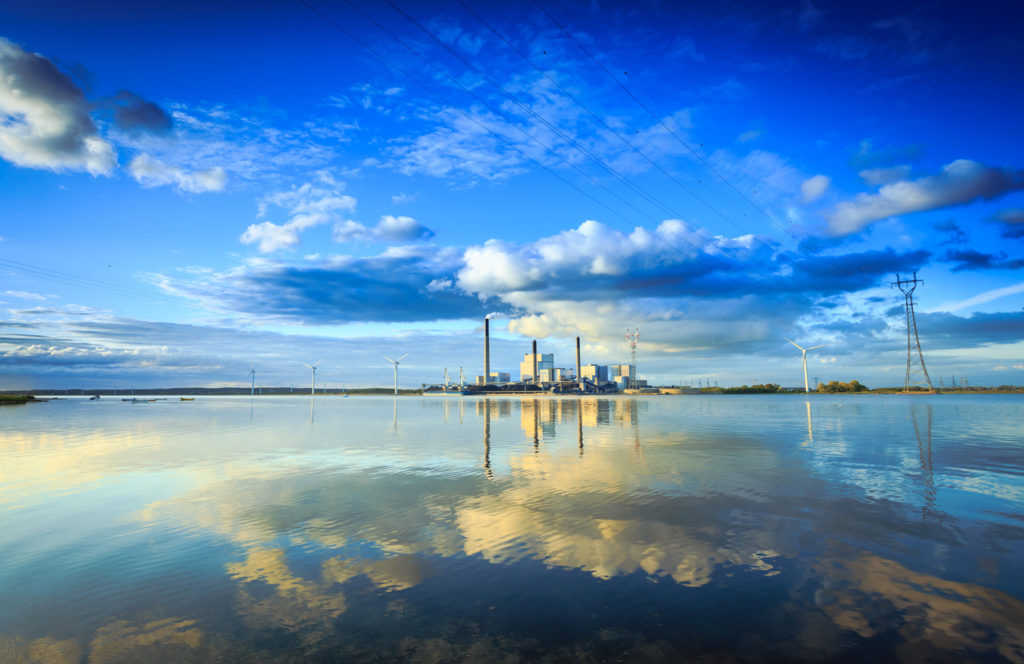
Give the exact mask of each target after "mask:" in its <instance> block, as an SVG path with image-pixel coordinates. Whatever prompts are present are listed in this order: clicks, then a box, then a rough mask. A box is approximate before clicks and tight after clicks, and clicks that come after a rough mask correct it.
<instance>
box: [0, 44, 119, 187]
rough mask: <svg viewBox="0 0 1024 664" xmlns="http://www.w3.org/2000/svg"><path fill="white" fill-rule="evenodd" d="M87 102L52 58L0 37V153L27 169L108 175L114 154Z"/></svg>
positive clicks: (0, 155)
mask: <svg viewBox="0 0 1024 664" xmlns="http://www.w3.org/2000/svg"><path fill="white" fill-rule="evenodd" d="M90 106H91V105H90V104H89V102H88V101H87V100H86V98H85V95H84V94H83V93H82V91H81V90H80V89H79V88H78V86H76V85H75V84H74V83H73V82H72V81H71V79H70V78H69V77H68V76H67V75H66V74H64V73H63V72H61V71H60V70H58V69H57V67H56V66H55V65H54V64H53V62H51V61H50V60H48V59H47V58H45V57H43V56H42V55H39V54H38V53H28V52H26V51H24V50H22V48H21V47H20V46H18V45H17V44H14V43H12V42H9V41H7V40H6V39H3V38H0V117H2V118H4V120H3V122H0V157H2V158H4V159H6V160H7V161H9V162H11V163H12V164H15V165H17V166H24V167H28V168H44V169H49V170H53V171H61V170H65V169H70V170H81V171H87V172H89V173H91V174H92V175H109V174H110V172H111V171H112V170H113V169H114V166H115V165H116V164H117V157H116V155H115V153H114V147H113V146H112V145H111V144H110V143H108V142H107V141H105V140H104V139H103V138H101V137H100V136H99V134H98V132H97V129H96V125H95V124H94V123H93V121H92V118H90V117H89V110H90Z"/></svg>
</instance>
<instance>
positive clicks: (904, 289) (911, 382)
mask: <svg viewBox="0 0 1024 664" xmlns="http://www.w3.org/2000/svg"><path fill="white" fill-rule="evenodd" d="M923 283H924V281H923V280H921V279H918V278H917V272H914V278H913V279H901V278H900V276H899V275H898V274H897V275H896V281H894V282H893V283H892V284H891V286H896V287H898V288H899V289H900V292H901V293H903V299H904V308H905V309H906V312H907V373H906V376H905V378H904V380H903V391H904V392H909V391H910V388H911V387H912V386H920V387H925V386H927V388H928V391H929V392H931V391H933V390H934V388H933V387H932V379H931V377H930V376H929V375H928V367H926V366H925V364H924V353H923V352H922V351H921V338H920V337H919V336H918V334H917V317H916V316H915V315H914V290H915V289H916V288H917V285H918V284H923ZM915 350H916V351H917V352H916V353H915V352H914V351H915Z"/></svg>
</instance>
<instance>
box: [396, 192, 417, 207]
mask: <svg viewBox="0 0 1024 664" xmlns="http://www.w3.org/2000/svg"><path fill="white" fill-rule="evenodd" d="M415 200H416V196H415V194H407V193H405V192H404V191H403V192H400V193H397V194H395V195H394V196H392V197H391V202H392V203H394V204H395V205H401V204H402V203H412V202H413V201H415Z"/></svg>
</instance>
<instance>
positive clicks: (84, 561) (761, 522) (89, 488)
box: [0, 395, 1024, 663]
mask: <svg viewBox="0 0 1024 664" xmlns="http://www.w3.org/2000/svg"><path fill="white" fill-rule="evenodd" d="M1022 407H1024V399H1022V398H1021V397H1019V396H1001V395H938V396H914V397H903V396H900V395H894V396H874V395H870V396H866V395H865V396H839V397H828V396H817V395H815V396H812V397H810V398H804V397H799V396H790V395H782V396H711V397H699V396H662V397H644V398H610V399H598V398H548V397H544V398H537V399H533V398H522V399H519V398H507V399H505V398H489V399H487V398H470V397H401V398H399V399H397V400H395V399H392V398H378V397H351V398H345V399H343V398H338V397H318V398H317V399H316V402H315V404H311V402H310V400H309V399H308V398H299V397H257V398H256V399H249V398H216V397H197V398H196V400H195V401H189V402H183V401H178V400H171V399H167V400H166V401H157V402H151V403H139V404H133V403H125V402H121V401H120V400H115V399H112V398H111V399H108V398H104V399H101V400H99V401H91V402H90V401H88V400H84V399H66V400H58V401H51V402H47V403H39V404H29V405H26V406H17V407H5V408H4V409H2V410H0V598H2V601H0V662H28V661H44V662H57V663H64V662H68V663H77V662H90V663H92V662H118V661H125V662H141V661H145V662H182V661H189V662H213V661H217V662H235V661H237V662H246V661H267V662H293V661H374V662H406V661H413V662H457V661H478V662H525V661H529V662H534V661H551V662H559V661H573V662H597V661H640V662H645V661H649V662H678V661H684V660H685V661H690V660H703V661H744V662H757V661H863V660H864V659H866V658H869V657H874V658H877V659H881V660H885V661H907V662H916V661H1014V662H1021V661H1024V517H1022V514H1024V454H1022V453H1024V433H1022V432H1024V409H1022Z"/></svg>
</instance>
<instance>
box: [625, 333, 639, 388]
mask: <svg viewBox="0 0 1024 664" xmlns="http://www.w3.org/2000/svg"><path fill="white" fill-rule="evenodd" d="M626 343H628V344H629V351H630V358H631V359H630V365H632V367H633V371H631V372H630V376H629V389H631V390H632V389H636V345H637V344H638V343H640V328H635V329H634V330H633V331H632V332H630V331H629V330H628V329H627V330H626Z"/></svg>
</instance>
